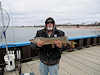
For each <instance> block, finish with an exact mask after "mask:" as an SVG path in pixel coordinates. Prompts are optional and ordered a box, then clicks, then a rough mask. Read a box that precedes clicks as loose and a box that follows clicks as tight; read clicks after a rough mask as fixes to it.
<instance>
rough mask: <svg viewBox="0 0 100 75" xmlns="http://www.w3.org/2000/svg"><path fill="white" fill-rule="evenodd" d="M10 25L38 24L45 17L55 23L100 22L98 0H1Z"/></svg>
mask: <svg viewBox="0 0 100 75" xmlns="http://www.w3.org/2000/svg"><path fill="white" fill-rule="evenodd" d="M2 5H3V8H5V9H7V11H8V12H9V13H10V16H11V19H12V21H11V25H16V26H21V25H25V26H26V25H40V24H42V25H43V24H44V21H45V19H46V18H47V17H53V18H54V19H55V20H56V24H67V23H72V24H80V23H94V22H95V21H98V22H100V0H2Z"/></svg>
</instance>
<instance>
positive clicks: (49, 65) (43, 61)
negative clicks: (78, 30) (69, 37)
mask: <svg viewBox="0 0 100 75" xmlns="http://www.w3.org/2000/svg"><path fill="white" fill-rule="evenodd" d="M62 36H65V34H64V32H63V31H61V30H58V29H56V26H55V20H54V19H53V18H51V17H49V18H47V19H46V21H45V28H44V29H42V30H39V31H37V34H36V37H46V38H51V37H62ZM54 42H55V44H54V45H53V46H52V45H51V44H49V45H44V41H42V40H39V41H37V43H36V45H37V46H38V47H39V49H40V75H48V73H49V75H58V68H59V61H60V58H61V49H62V42H61V41H60V40H56V41H54Z"/></svg>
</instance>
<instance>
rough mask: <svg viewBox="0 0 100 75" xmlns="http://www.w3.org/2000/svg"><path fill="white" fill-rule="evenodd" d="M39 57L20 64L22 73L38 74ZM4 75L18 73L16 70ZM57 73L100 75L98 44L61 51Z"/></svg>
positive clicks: (63, 74)
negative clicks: (71, 50)
mask: <svg viewBox="0 0 100 75" xmlns="http://www.w3.org/2000/svg"><path fill="white" fill-rule="evenodd" d="M39 63H40V61H39V59H36V60H33V61H30V62H26V63H23V64H22V73H27V72H34V74H35V75H40V74H39ZM4 75H18V71H13V72H5V73H4ZM59 75H100V45H98V46H93V47H89V48H83V49H81V50H75V51H73V52H66V51H63V53H62V57H61V61H60V64H59Z"/></svg>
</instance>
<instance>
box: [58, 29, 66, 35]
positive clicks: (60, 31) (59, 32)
mask: <svg viewBox="0 0 100 75" xmlns="http://www.w3.org/2000/svg"><path fill="white" fill-rule="evenodd" d="M56 33H57V34H59V35H60V36H64V35H65V32H64V31H62V30H60V29H56Z"/></svg>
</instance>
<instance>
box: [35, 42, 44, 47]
mask: <svg viewBox="0 0 100 75" xmlns="http://www.w3.org/2000/svg"><path fill="white" fill-rule="evenodd" d="M36 44H37V46H38V47H42V46H43V45H44V41H42V40H39V41H38V42H37V43H36Z"/></svg>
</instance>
